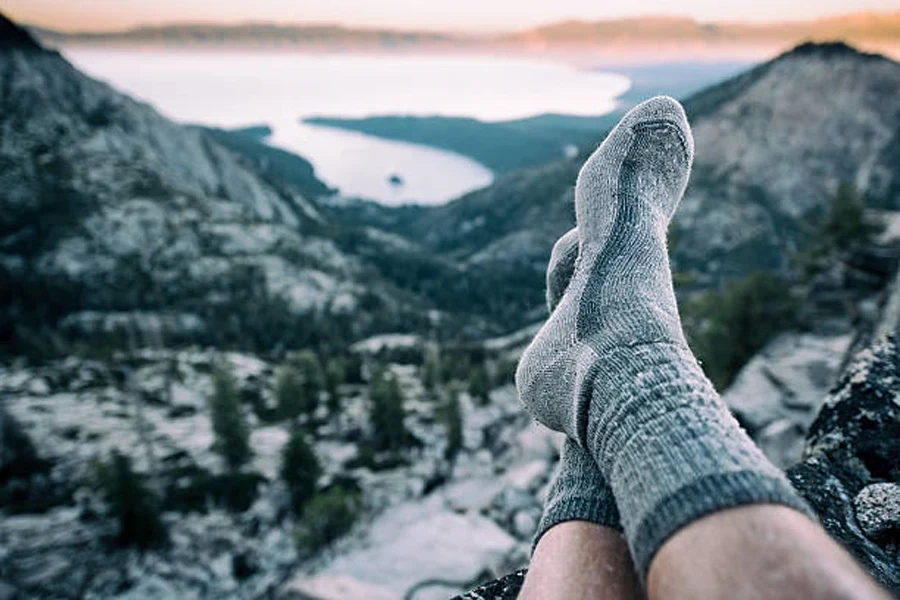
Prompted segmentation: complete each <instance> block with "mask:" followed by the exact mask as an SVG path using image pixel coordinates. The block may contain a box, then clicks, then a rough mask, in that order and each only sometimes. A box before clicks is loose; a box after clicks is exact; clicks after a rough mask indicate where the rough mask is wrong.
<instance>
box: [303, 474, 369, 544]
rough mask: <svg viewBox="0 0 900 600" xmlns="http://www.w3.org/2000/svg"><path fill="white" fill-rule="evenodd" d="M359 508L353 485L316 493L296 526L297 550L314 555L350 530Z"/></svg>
mask: <svg viewBox="0 0 900 600" xmlns="http://www.w3.org/2000/svg"><path fill="white" fill-rule="evenodd" d="M360 507H361V496H360V492H359V490H358V489H356V488H354V487H350V486H346V485H336V486H333V487H331V488H329V489H327V490H325V491H323V492H322V493H320V494H318V495H317V496H316V497H314V498H313V499H312V500H310V501H309V503H308V504H307V505H306V509H305V510H304V511H303V519H302V520H301V522H300V523H299V525H298V526H297V531H296V537H295V540H296V543H297V548H298V550H299V551H300V552H301V553H302V554H306V555H309V554H313V553H315V552H316V551H318V550H320V549H322V548H323V547H325V546H327V545H328V544H330V543H331V542H333V541H335V540H336V539H338V538H339V537H341V536H342V535H344V534H345V533H347V532H348V531H350V528H351V527H353V523H354V522H355V521H356V518H357V516H358V514H359V510H360Z"/></svg>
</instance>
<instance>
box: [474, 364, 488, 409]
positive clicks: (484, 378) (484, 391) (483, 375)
mask: <svg viewBox="0 0 900 600" xmlns="http://www.w3.org/2000/svg"><path fill="white" fill-rule="evenodd" d="M469 394H470V395H471V396H472V398H474V399H475V400H476V401H477V402H478V403H479V404H480V405H481V406H486V405H487V404H489V403H490V401H491V382H490V378H489V377H488V373H487V370H486V369H485V368H484V365H483V364H479V365H475V366H473V367H472V368H471V369H470V370H469Z"/></svg>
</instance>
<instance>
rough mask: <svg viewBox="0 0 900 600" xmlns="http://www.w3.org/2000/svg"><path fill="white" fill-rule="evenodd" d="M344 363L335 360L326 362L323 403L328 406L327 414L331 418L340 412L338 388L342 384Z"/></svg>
mask: <svg viewBox="0 0 900 600" xmlns="http://www.w3.org/2000/svg"><path fill="white" fill-rule="evenodd" d="M344 377H345V375H344V363H343V361H342V360H340V359H338V358H335V359H332V360H330V361H328V366H327V367H326V369H325V401H326V402H327V406H328V414H329V415H330V416H332V417H334V416H335V415H337V414H338V413H339V412H341V392H340V386H341V385H342V384H343V383H344Z"/></svg>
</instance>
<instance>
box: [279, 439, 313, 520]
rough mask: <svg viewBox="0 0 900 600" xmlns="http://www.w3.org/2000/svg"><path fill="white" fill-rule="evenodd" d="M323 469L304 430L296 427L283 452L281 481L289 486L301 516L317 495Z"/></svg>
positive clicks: (293, 501)
mask: <svg viewBox="0 0 900 600" xmlns="http://www.w3.org/2000/svg"><path fill="white" fill-rule="evenodd" d="M321 475H322V467H321V465H320V464H319V459H318V458H317V457H316V454H315V452H314V451H313V448H312V446H311V445H310V444H309V442H307V440H306V435H305V433H304V431H303V430H302V429H300V428H299V427H295V428H294V429H293V430H292V431H291V436H290V438H288V441H287V443H286V444H285V445H284V448H283V449H282V451H281V479H282V480H284V482H285V483H286V484H287V486H288V490H289V491H290V494H291V505H292V506H293V509H294V513H295V514H296V515H298V516H299V515H300V514H301V513H302V512H303V508H304V506H306V503H307V502H309V500H310V499H312V498H313V497H314V496H315V495H316V485H317V484H318V481H319V477H320V476H321Z"/></svg>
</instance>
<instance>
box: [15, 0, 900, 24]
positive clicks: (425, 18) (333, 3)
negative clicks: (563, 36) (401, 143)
mask: <svg viewBox="0 0 900 600" xmlns="http://www.w3.org/2000/svg"><path fill="white" fill-rule="evenodd" d="M673 5H674V6H676V7H677V8H673ZM866 9H868V10H891V9H894V10H896V9H900V0H724V1H723V0H679V1H678V2H677V3H673V2H672V0H605V1H604V0H449V1H448V0H75V1H69V0H3V7H2V10H4V11H6V12H7V13H8V14H10V15H11V16H12V17H13V18H14V19H16V20H18V21H20V22H25V23H30V24H37V25H44V26H48V27H54V28H58V29H66V30H73V29H82V30H83V29H91V30H97V29H121V28H126V27H131V26H134V25H138V24H158V23H170V22H173V21H194V22H197V21H202V22H235V21H275V22H284V23H316V22H319V23H321V22H331V23H343V24H347V25H361V26H387V27H396V28H429V29H456V30H480V31H490V30H510V29H521V28H525V27H529V26H532V25H536V24H540V23H547V22H550V21H558V20H562V19H571V18H574V19H602V18H611V17H612V18H614V17H622V16H635V15H646V14H679V15H685V16H691V17H695V18H697V19H699V20H705V21H711V20H719V21H721V20H754V21H771V20H791V19H808V18H815V17H820V16H825V15H831V14H836V13H842V12H853V11H859V10H866Z"/></svg>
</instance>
